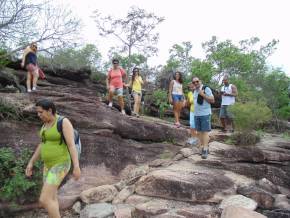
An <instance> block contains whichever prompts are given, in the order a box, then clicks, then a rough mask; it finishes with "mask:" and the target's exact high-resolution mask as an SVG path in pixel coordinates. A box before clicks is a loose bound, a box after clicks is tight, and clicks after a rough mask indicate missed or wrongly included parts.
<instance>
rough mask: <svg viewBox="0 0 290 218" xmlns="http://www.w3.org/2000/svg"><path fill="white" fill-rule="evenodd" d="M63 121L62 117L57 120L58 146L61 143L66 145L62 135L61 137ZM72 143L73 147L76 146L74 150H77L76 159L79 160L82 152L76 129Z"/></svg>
mask: <svg viewBox="0 0 290 218" xmlns="http://www.w3.org/2000/svg"><path fill="white" fill-rule="evenodd" d="M63 119H64V117H62V116H59V118H58V120H57V131H58V132H59V133H60V135H61V139H60V143H59V144H60V145H61V144H62V142H63V141H64V142H65V144H66V141H65V138H64V135H63V132H62V122H63ZM74 142H75V146H76V149H77V152H78V158H79V159H80V155H81V152H82V143H81V139H80V134H79V132H78V131H77V130H76V129H74Z"/></svg>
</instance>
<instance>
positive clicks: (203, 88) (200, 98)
mask: <svg viewBox="0 0 290 218" xmlns="http://www.w3.org/2000/svg"><path fill="white" fill-rule="evenodd" d="M206 88H209V89H210V90H211V92H212V93H213V90H212V88H210V87H208V86H206V85H203V86H202V90H205V89H206ZM196 101H197V103H198V104H199V105H202V104H203V97H202V96H201V95H200V94H198V96H197V100H196ZM209 104H210V105H211V106H212V105H213V104H214V103H209Z"/></svg>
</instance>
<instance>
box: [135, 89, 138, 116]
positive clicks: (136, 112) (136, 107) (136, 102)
mask: <svg viewBox="0 0 290 218" xmlns="http://www.w3.org/2000/svg"><path fill="white" fill-rule="evenodd" d="M134 113H135V114H138V95H136V94H134Z"/></svg>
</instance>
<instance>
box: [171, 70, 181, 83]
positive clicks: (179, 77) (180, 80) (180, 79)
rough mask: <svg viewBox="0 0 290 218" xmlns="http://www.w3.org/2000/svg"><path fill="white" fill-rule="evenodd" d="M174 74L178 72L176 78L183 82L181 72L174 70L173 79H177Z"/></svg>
mask: <svg viewBox="0 0 290 218" xmlns="http://www.w3.org/2000/svg"><path fill="white" fill-rule="evenodd" d="M176 74H179V80H178V82H179V83H181V84H182V83H183V79H182V74H181V72H179V71H176V72H175V73H174V74H173V79H174V80H176V81H177V79H176Z"/></svg>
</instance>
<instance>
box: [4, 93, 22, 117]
mask: <svg viewBox="0 0 290 218" xmlns="http://www.w3.org/2000/svg"><path fill="white" fill-rule="evenodd" d="M21 118H22V113H21V111H20V109H19V108H18V107H17V106H15V105H14V104H12V103H11V102H9V101H7V100H5V99H3V98H0V120H3V119H15V120H19V119H21Z"/></svg>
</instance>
